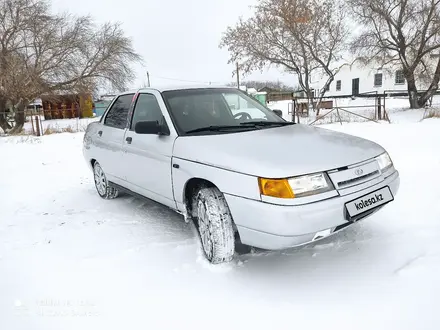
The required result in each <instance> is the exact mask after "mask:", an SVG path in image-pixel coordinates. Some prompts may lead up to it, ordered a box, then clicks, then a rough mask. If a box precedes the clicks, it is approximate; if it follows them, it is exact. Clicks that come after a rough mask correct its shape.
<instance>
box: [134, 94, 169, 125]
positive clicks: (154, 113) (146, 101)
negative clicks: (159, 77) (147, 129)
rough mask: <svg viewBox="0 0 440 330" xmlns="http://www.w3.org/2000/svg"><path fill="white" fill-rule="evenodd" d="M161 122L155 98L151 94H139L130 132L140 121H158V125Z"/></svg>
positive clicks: (160, 112)
mask: <svg viewBox="0 0 440 330" xmlns="http://www.w3.org/2000/svg"><path fill="white" fill-rule="evenodd" d="M161 120H162V110H161V109H160V105H159V103H158V102H157V99H156V96H154V95H153V94H140V95H139V97H138V99H137V101H136V106H135V107H134V114H133V120H132V121H131V130H134V127H135V126H136V123H138V122H140V121H158V122H159V123H160V122H161Z"/></svg>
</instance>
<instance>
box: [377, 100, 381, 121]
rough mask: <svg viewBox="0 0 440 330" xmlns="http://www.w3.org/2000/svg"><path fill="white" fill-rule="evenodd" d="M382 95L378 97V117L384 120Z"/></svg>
mask: <svg viewBox="0 0 440 330" xmlns="http://www.w3.org/2000/svg"><path fill="white" fill-rule="evenodd" d="M381 100H382V99H381V97H380V96H379V97H378V99H377V102H378V103H377V119H378V120H382V105H381Z"/></svg>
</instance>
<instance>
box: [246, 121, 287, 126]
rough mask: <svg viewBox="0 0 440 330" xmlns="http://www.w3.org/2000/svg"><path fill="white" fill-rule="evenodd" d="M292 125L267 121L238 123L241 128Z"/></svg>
mask: <svg viewBox="0 0 440 330" xmlns="http://www.w3.org/2000/svg"><path fill="white" fill-rule="evenodd" d="M294 124H295V123H292V122H290V121H267V120H261V121H247V122H244V123H240V125H242V126H288V125H294Z"/></svg>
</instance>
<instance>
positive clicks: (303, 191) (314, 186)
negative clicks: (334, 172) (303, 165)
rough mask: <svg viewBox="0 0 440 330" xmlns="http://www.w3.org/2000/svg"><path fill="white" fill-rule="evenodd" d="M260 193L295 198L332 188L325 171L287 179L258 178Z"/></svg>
mask: <svg viewBox="0 0 440 330" xmlns="http://www.w3.org/2000/svg"><path fill="white" fill-rule="evenodd" d="M258 183H259V187H260V193H261V195H264V196H269V197H277V198H297V197H305V196H311V195H316V194H321V193H324V192H327V191H331V190H333V189H334V187H333V184H332V183H331V181H330V179H329V178H328V176H327V174H325V173H316V174H310V175H302V176H297V177H293V178H289V179H264V178H258Z"/></svg>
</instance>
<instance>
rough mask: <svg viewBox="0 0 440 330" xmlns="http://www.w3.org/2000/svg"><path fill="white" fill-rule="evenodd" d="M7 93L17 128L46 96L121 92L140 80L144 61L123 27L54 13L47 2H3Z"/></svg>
mask: <svg viewBox="0 0 440 330" xmlns="http://www.w3.org/2000/svg"><path fill="white" fill-rule="evenodd" d="M0 6H1V7H0V19H1V22H0V47H1V49H0V63H2V65H1V67H0V72H1V75H2V77H4V78H3V79H2V82H1V90H2V91H1V93H0V95H3V96H4V98H5V99H6V100H9V101H10V103H12V105H13V106H14V108H15V109H16V110H18V111H16V112H15V113H16V115H15V121H16V126H15V127H14V131H20V130H21V128H22V127H23V124H24V119H25V118H24V111H22V110H24V109H25V107H26V106H27V105H28V104H29V103H30V102H32V101H33V100H34V99H35V98H37V97H40V96H42V95H45V94H49V95H50V94H59V93H84V92H87V93H93V92H94V91H95V90H96V89H97V88H99V87H100V86H103V85H105V84H111V85H112V87H114V88H115V89H117V90H123V89H125V88H126V84H127V83H128V82H129V81H131V80H132V79H133V78H134V73H133V70H132V69H131V64H133V63H134V62H140V61H141V57H140V56H139V55H138V54H137V53H136V52H135V51H134V50H133V47H132V43H131V40H130V39H129V38H127V37H126V36H124V33H123V31H122V29H121V26H120V24H118V23H107V24H104V25H103V26H100V27H99V26H96V25H95V24H94V22H93V20H92V19H91V17H89V16H79V17H76V16H72V15H69V14H67V13H65V14H61V15H54V14H52V13H51V12H50V10H49V9H50V8H49V5H48V2H47V1H44V0H0Z"/></svg>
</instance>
